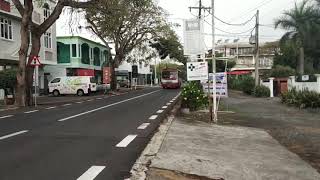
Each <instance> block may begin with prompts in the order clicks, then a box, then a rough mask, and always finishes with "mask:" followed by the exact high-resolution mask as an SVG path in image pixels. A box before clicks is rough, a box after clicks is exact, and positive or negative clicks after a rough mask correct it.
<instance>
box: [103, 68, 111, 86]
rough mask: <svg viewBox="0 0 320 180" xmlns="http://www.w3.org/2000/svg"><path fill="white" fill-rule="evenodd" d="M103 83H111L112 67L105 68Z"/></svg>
mask: <svg viewBox="0 0 320 180" xmlns="http://www.w3.org/2000/svg"><path fill="white" fill-rule="evenodd" d="M103 83H104V84H110V83H111V68H110V67H104V68H103Z"/></svg>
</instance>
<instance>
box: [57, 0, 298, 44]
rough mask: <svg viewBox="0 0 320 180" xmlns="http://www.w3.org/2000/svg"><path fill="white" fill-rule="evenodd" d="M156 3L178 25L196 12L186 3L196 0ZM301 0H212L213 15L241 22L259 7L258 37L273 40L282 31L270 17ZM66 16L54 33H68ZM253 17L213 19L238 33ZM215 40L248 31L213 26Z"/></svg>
mask: <svg viewBox="0 0 320 180" xmlns="http://www.w3.org/2000/svg"><path fill="white" fill-rule="evenodd" d="M157 1H158V2H159V5H160V6H161V7H163V8H164V9H165V10H166V11H167V13H168V14H169V16H168V20H169V21H170V22H174V23H179V24H181V25H182V23H183V19H187V18H193V17H194V15H197V14H198V11H197V10H192V11H191V12H190V11H189V8H188V7H189V6H198V5H199V0H157ZM202 1H203V5H204V6H207V7H209V6H211V0H202ZM296 1H297V2H298V3H299V2H301V1H302V0H215V2H216V17H218V18H220V19H222V20H224V21H226V22H229V23H242V22H245V21H247V20H248V19H250V18H251V17H252V16H253V15H254V14H255V13H256V11H257V9H259V10H260V24H262V25H266V26H267V27H266V26H261V27H260V38H261V41H273V40H277V39H279V38H280V37H281V35H282V34H283V31H281V30H274V28H272V26H273V23H274V20H275V19H276V18H278V17H279V16H281V14H282V12H283V11H284V10H288V9H291V8H293V7H294V3H295V2H296ZM205 15H207V17H206V18H205V19H206V21H207V22H209V23H211V17H210V16H209V15H208V13H205ZM66 19H67V18H66V16H65V15H64V16H61V18H60V19H59V20H58V22H57V27H58V28H57V35H58V36H59V35H60V36H61V35H70V34H71V33H70V32H69V31H68V28H67V26H66V21H67V20H66ZM254 23H255V21H254V20H253V21H252V22H251V23H248V24H247V25H246V26H244V27H235V26H228V25H224V24H223V23H221V22H219V21H216V27H217V29H221V30H223V31H226V32H229V33H239V32H244V31H247V30H250V29H252V28H253V27H254ZM205 27H206V28H205V31H206V32H205V33H208V34H211V29H210V25H209V24H208V23H205ZM175 30H176V32H177V34H178V35H179V36H180V37H181V40H182V39H183V38H182V35H183V33H182V28H181V27H180V28H175ZM74 34H76V35H81V36H84V37H86V38H90V39H93V40H98V39H97V38H95V37H94V36H92V35H91V34H90V33H87V32H85V31H81V32H80V31H78V32H75V33H74ZM216 34H217V37H216V40H219V39H221V40H225V39H230V40H233V39H236V38H238V37H240V38H241V41H243V42H246V41H247V38H246V37H244V36H249V35H250V32H248V33H245V34H241V35H239V36H238V35H235V34H228V33H225V32H221V31H219V30H216ZM210 42H211V36H210V35H208V36H206V45H207V46H208V47H210V46H211V43H210Z"/></svg>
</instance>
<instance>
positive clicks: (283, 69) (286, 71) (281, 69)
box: [271, 65, 296, 78]
mask: <svg viewBox="0 0 320 180" xmlns="http://www.w3.org/2000/svg"><path fill="white" fill-rule="evenodd" d="M295 74H296V71H295V70H294V69H292V68H291V67H289V66H281V65H276V66H275V67H273V68H272V70H271V77H276V78H281V77H289V76H294V75H295Z"/></svg>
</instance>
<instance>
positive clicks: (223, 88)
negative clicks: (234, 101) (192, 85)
mask: <svg viewBox="0 0 320 180" xmlns="http://www.w3.org/2000/svg"><path fill="white" fill-rule="evenodd" d="M213 76H214V75H213V74H212V73H210V74H209V81H207V82H204V83H202V86H203V91H204V92H206V93H208V88H210V93H211V94H212V93H213V83H212V80H213ZM208 83H209V84H208ZM216 95H217V96H218V97H228V80H227V73H224V72H220V73H216Z"/></svg>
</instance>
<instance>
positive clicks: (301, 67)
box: [298, 47, 304, 75]
mask: <svg viewBox="0 0 320 180" xmlns="http://www.w3.org/2000/svg"><path fill="white" fill-rule="evenodd" d="M299 51H300V53H299V55H300V56H299V66H298V67H299V69H298V73H299V74H300V75H303V74H304V47H300V49H299Z"/></svg>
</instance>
